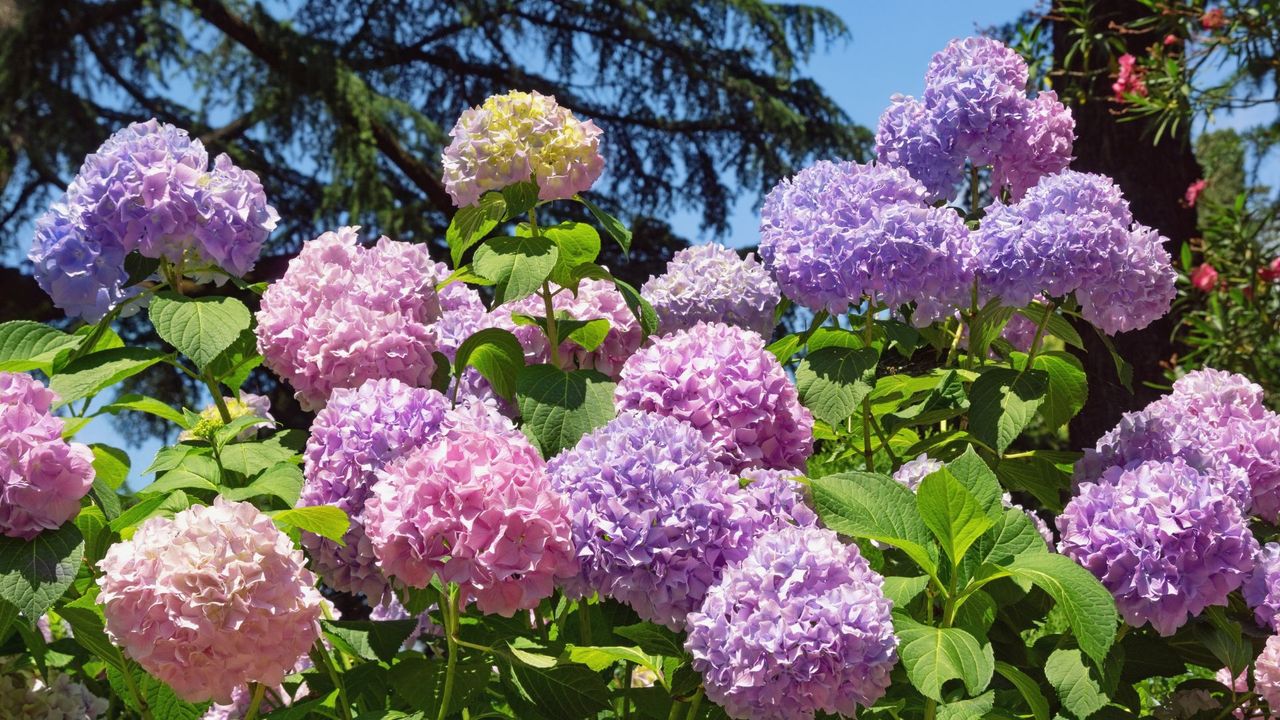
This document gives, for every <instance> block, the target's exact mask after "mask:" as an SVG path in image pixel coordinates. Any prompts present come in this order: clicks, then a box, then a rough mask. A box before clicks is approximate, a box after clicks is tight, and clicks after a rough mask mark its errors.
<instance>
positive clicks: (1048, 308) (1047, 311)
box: [1023, 302, 1053, 371]
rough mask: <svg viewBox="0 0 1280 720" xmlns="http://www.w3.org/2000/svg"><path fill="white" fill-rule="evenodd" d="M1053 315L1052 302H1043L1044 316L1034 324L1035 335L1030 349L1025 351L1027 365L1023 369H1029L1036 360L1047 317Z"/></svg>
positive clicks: (1047, 320)
mask: <svg viewBox="0 0 1280 720" xmlns="http://www.w3.org/2000/svg"><path fill="white" fill-rule="evenodd" d="M1051 317H1053V303H1051V302H1046V303H1045V304H1044V316H1043V317H1041V318H1040V322H1039V323H1038V324H1037V325H1036V336H1035V338H1034V339H1032V340H1031V349H1030V350H1029V351H1028V352H1027V365H1026V367H1025V368H1023V370H1024V371H1026V370H1030V369H1031V366H1032V364H1033V363H1035V361H1036V355H1038V354H1039V353H1040V346H1041V345H1042V344H1043V343H1044V330H1045V328H1046V327H1048V326H1049V318H1051Z"/></svg>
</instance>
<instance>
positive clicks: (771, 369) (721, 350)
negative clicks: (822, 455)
mask: <svg viewBox="0 0 1280 720" xmlns="http://www.w3.org/2000/svg"><path fill="white" fill-rule="evenodd" d="M614 400H615V402H616V403H617V405H618V409H619V410H628V409H634V410H644V411H646V412H653V413H658V414H660V415H669V416H671V417H674V418H678V419H680V420H684V421H686V422H688V423H690V424H691V425H693V426H694V427H695V428H697V429H698V430H699V431H701V432H702V435H703V437H705V438H706V439H707V440H708V441H710V442H711V444H712V446H713V447H714V448H715V452H716V454H717V458H718V459H719V461H720V462H722V463H724V464H725V465H726V466H727V467H729V469H730V470H733V471H739V470H743V469H745V468H749V467H766V468H775V469H795V470H799V469H802V468H803V467H804V464H805V461H806V460H808V458H809V455H810V454H811V453H812V452H813V416H812V415H811V414H810V413H809V411H808V409H806V408H805V407H804V406H802V405H801V404H800V399H799V396H798V394H797V393H796V388H795V384H794V383H792V382H791V380H790V379H788V378H787V375H786V373H785V372H784V371H783V369H782V365H780V364H779V363H778V360H777V358H775V357H774V356H773V355H772V354H771V353H769V352H768V351H767V350H765V349H764V339H763V338H761V337H760V336H759V335H758V334H756V333H754V332H752V331H750V330H744V329H742V328H739V327H733V326H730V325H722V324H719V323H698V324H697V325H694V326H693V327H691V328H689V329H688V330H681V331H679V332H675V333H671V334H670V335H665V336H663V337H661V338H658V339H657V340H655V341H654V342H652V343H651V344H650V345H649V346H648V347H645V348H642V349H641V350H640V351H639V352H637V353H636V354H635V355H632V356H631V358H630V359H629V360H627V363H626V365H624V366H623V367H622V374H621V379H620V382H619V384H618V388H617V390H616V391H615V394H614Z"/></svg>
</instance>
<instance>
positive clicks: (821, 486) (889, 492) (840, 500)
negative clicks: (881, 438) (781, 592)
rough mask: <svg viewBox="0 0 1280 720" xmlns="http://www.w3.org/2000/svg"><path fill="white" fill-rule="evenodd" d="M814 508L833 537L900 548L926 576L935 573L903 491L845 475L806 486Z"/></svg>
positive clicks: (876, 479) (877, 479) (866, 476)
mask: <svg viewBox="0 0 1280 720" xmlns="http://www.w3.org/2000/svg"><path fill="white" fill-rule="evenodd" d="M809 488H810V491H811V492H812V495H813V506H814V509H815V510H816V511H817V513H818V516H819V517H820V518H822V522H823V523H825V524H826V526H827V527H829V528H831V529H832V530H835V531H836V532H838V533H841V534H844V535H849V536H851V537H861V538H867V539H869V540H877V541H879V542H883V543H888V544H890V545H893V546H894V547H897V548H900V549H901V550H902V551H903V552H905V553H906V554H907V555H908V556H909V557H910V558H911V559H912V560H914V561H915V563H916V564H917V565H919V566H920V567H921V568H923V569H924V570H925V572H927V573H929V574H930V575H933V574H934V573H935V572H936V570H937V564H936V563H937V558H936V550H934V548H933V542H932V540H931V539H930V535H929V528H928V527H927V526H926V525H925V524H924V521H923V520H921V519H920V514H919V513H918V512H917V510H916V498H915V495H914V494H912V492H911V491H910V490H909V489H907V487H906V486H905V485H903V484H902V483H900V482H898V481H896V480H894V479H893V478H890V477H886V476H884V475H874V474H871V473H863V472H848V473H841V474H838V475H828V476H826V477H822V478H817V479H814V480H811V481H810V483H809Z"/></svg>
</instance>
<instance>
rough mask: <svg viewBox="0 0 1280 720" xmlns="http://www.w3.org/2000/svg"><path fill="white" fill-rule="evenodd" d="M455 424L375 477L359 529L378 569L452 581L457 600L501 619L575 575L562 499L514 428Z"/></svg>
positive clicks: (416, 580)
mask: <svg viewBox="0 0 1280 720" xmlns="http://www.w3.org/2000/svg"><path fill="white" fill-rule="evenodd" d="M481 425H482V424H481V423H475V424H468V423H466V422H463V421H460V422H459V423H458V424H457V425H456V426H454V427H452V428H450V429H449V430H448V431H447V432H445V433H444V434H442V435H441V436H440V437H439V438H438V439H436V440H435V441H434V442H431V443H429V444H427V445H424V446H422V447H421V448H419V449H417V450H413V451H411V452H409V453H408V454H406V455H404V456H403V457H401V458H400V459H399V460H398V461H396V462H394V463H393V464H391V465H390V466H388V467H387V468H386V469H385V470H383V471H381V472H380V473H379V474H378V482H377V483H376V484H374V486H373V494H372V495H371V496H370V498H369V500H368V501H367V502H366V504H365V509H364V522H365V532H366V533H367V534H368V536H369V539H370V540H371V541H372V543H373V549H374V553H375V554H376V555H377V557H378V559H379V561H380V562H381V564H382V569H383V572H384V573H385V574H386V575H388V576H390V577H393V578H394V579H395V580H397V581H399V582H401V583H403V584H405V585H408V586H410V587H417V588H423V587H427V585H428V584H430V582H431V580H432V578H434V577H438V578H439V579H440V580H441V582H445V583H457V584H458V585H459V586H460V590H461V598H462V604H463V606H466V605H467V604H468V603H470V602H471V601H474V602H475V604H476V607H478V608H479V609H480V611H481V612H484V613H496V614H499V615H504V616H507V617H510V616H512V615H513V614H515V612H516V611H517V610H528V609H531V608H534V607H536V606H537V605H538V603H539V602H540V601H541V600H542V599H543V598H546V597H550V595H551V593H552V591H554V589H555V584H556V581H557V579H561V578H568V577H571V576H573V575H575V574H576V573H577V571H578V564H577V562H576V561H575V559H574V551H573V544H572V542H571V540H570V530H569V520H568V515H567V508H566V504H565V501H564V499H563V498H562V497H561V496H560V494H559V493H557V492H555V491H554V490H553V489H552V488H551V485H550V483H549V481H548V480H547V475H546V463H545V462H543V460H542V457H541V456H540V455H539V454H538V451H537V450H536V449H534V447H533V446H532V445H531V444H530V443H529V441H528V440H527V439H525V437H524V435H522V434H521V433H520V432H519V431H517V430H515V429H514V428H511V429H508V430H506V431H495V429H493V428H485V427H482V426H481Z"/></svg>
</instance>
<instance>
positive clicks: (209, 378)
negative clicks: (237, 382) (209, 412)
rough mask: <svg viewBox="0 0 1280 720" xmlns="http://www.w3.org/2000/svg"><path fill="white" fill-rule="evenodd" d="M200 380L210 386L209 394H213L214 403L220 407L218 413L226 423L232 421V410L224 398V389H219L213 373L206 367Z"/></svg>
mask: <svg viewBox="0 0 1280 720" xmlns="http://www.w3.org/2000/svg"><path fill="white" fill-rule="evenodd" d="M200 380H201V381H202V382H203V383H204V386H205V387H207V388H209V394H210V395H211V396H213V404H214V405H216V406H217V407H218V415H219V416H220V417H221V418H222V423H223V424H224V425H226V424H229V423H230V422H231V411H230V410H228V409H227V402H226V401H225V400H223V399H222V391H221V390H219V389H218V381H217V380H214V379H213V373H211V372H209V369H208V368H205V370H204V371H203V372H201V373H200Z"/></svg>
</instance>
